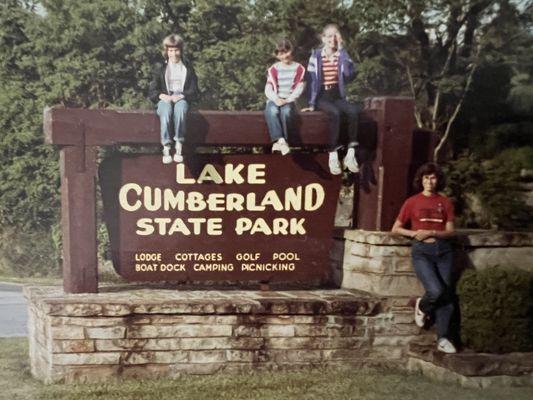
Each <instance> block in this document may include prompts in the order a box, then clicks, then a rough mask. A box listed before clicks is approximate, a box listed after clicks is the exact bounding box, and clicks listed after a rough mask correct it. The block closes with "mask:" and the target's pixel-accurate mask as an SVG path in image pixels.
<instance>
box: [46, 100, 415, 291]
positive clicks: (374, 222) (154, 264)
mask: <svg viewBox="0 0 533 400" xmlns="http://www.w3.org/2000/svg"><path fill="white" fill-rule="evenodd" d="M188 126H189V129H188V131H189V133H190V135H189V136H188V137H189V138H190V144H192V145H193V146H194V145H201V146H216V147H220V146H244V147H247V146H268V147H270V140H269V137H268V133H267V129H266V124H265V122H264V119H263V116H262V113H260V112H220V111H199V112H192V113H190V114H189V117H188ZM327 127H328V120H327V116H326V115H324V114H322V113H318V112H314V113H309V114H305V115H302V116H301V117H300V119H299V121H298V122H297V133H298V134H297V135H296V136H295V138H294V142H296V144H297V145H299V146H302V148H304V149H308V150H309V149H311V150H312V151H296V152H293V153H291V154H290V155H288V156H280V155H272V154H251V153H250V152H248V154H195V153H194V152H189V153H188V154H185V161H184V163H182V164H168V165H164V164H162V162H161V158H160V155H153V154H138V155H120V156H115V157H111V158H107V159H105V160H104V161H103V162H102V163H101V164H100V167H98V165H97V149H98V147H102V146H107V145H115V144H128V145H141V144H157V143H159V122H158V120H157V117H156V116H155V114H154V113H153V112H152V111H145V112H138V111H137V112H118V111H111V110H85V109H83V110H82V109H59V108H58V109H46V110H45V115H44V132H45V140H46V142H47V143H50V144H55V145H59V146H60V167H61V207H62V209H61V211H62V234H63V280H64V289H65V291H66V292H68V293H84V292H85V293H91V292H97V291H98V274H97V256H96V247H97V243H96V182H97V175H98V173H97V171H99V176H100V177H99V181H100V184H101V187H102V194H103V200H104V216H105V220H106V224H107V226H108V231H109V236H110V242H111V249H112V258H113V263H114V267H115V269H116V270H117V272H118V273H119V274H120V275H122V276H123V277H124V278H126V279H127V280H129V281H144V282H161V281H164V282H199V281H209V282H211V281H225V282H226V281H230V282H237V283H247V282H248V283H249V282H276V283H287V284H292V286H297V287H301V285H305V286H306V287H308V286H309V285H324V284H327V283H330V282H331V278H332V269H331V267H330V263H329V254H328V253H329V249H330V246H331V243H332V232H333V225H334V215H335V207H336V203H337V199H338V193H339V189H340V184H341V179H340V177H338V176H337V177H335V176H332V175H330V174H329V169H328V167H327V153H325V152H316V149H317V148H320V147H324V146H325V145H326V144H327ZM359 129H360V130H361V131H362V132H363V133H364V134H363V135H362V136H363V137H364V138H365V140H366V143H363V145H364V146H365V148H367V149H370V150H371V151H370V152H368V153H367V155H366V156H365V157H364V159H363V168H362V172H361V174H359V179H360V181H359V183H360V187H362V190H360V191H359V192H358V197H357V204H356V206H355V210H354V215H355V220H354V225H355V226H356V227H359V228H363V229H373V230H381V229H389V228H390V226H391V225H392V222H393V219H394V216H395V215H396V213H397V211H398V209H399V207H400V205H401V203H402V202H403V200H404V199H405V196H406V195H407V191H408V184H407V181H408V179H407V178H408V174H409V170H412V165H411V164H412V157H411V148H412V138H413V101H412V100H411V99H406V98H373V99H369V100H367V102H366V107H365V110H364V111H363V113H362V115H361V122H360V127H359ZM369 154H371V156H369Z"/></svg>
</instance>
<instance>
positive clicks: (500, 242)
mask: <svg viewBox="0 0 533 400" xmlns="http://www.w3.org/2000/svg"><path fill="white" fill-rule="evenodd" d="M334 236H335V237H336V238H338V239H346V240H351V241H353V242H357V243H365V244H371V245H375V246H409V245H410V240H409V239H407V238H405V237H402V236H396V235H393V234H391V233H390V232H381V231H365V230H362V229H340V228H338V229H336V230H335V235H334ZM455 240H456V241H457V242H458V243H459V244H461V245H463V246H464V247H533V232H502V231H495V230H483V229H475V230H474V229H458V230H457V231H456V236H455Z"/></svg>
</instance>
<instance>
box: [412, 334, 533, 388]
mask: <svg viewBox="0 0 533 400" xmlns="http://www.w3.org/2000/svg"><path fill="white" fill-rule="evenodd" d="M407 355H408V357H409V360H408V369H409V370H411V371H421V372H423V373H424V374H426V375H429V376H433V377H435V378H438V379H439V380H448V381H454V382H458V383H460V384H462V385H464V386H473V387H486V386H489V385H491V384H496V383H497V384H506V385H516V384H520V385H533V353H508V354H488V353H475V352H473V351H468V350H466V351H462V352H459V353H457V354H444V353H441V352H439V351H437V350H436V349H435V343H434V342H433V341H429V340H415V341H412V342H411V343H410V344H409V351H408V353H407ZM512 378H515V379H512Z"/></svg>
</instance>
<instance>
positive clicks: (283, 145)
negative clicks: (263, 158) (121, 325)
mask: <svg viewBox="0 0 533 400" xmlns="http://www.w3.org/2000/svg"><path fill="white" fill-rule="evenodd" d="M276 151H279V152H280V153H281V154H282V155H287V154H289V153H290V152H291V149H290V147H289V145H288V144H287V142H286V141H285V139H283V138H281V139H278V141H277V142H275V143H274V144H273V145H272V153H274V152H276Z"/></svg>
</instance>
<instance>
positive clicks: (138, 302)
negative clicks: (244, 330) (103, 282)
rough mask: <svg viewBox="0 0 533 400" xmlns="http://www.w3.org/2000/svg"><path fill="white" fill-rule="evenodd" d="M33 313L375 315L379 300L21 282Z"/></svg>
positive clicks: (326, 293) (356, 295)
mask: <svg viewBox="0 0 533 400" xmlns="http://www.w3.org/2000/svg"><path fill="white" fill-rule="evenodd" d="M24 294H25V296H26V298H27V299H28V302H29V303H30V304H33V305H34V306H36V307H38V309H39V311H41V312H43V313H45V314H47V315H49V316H54V317H60V316H67V317H91V316H106V317H121V316H128V315H133V314H136V315H138V314H195V315H205V314H216V315H224V314H231V315H235V314H237V315H239V314H270V315H277V314H283V315H326V314H328V315H331V314H334V315H354V314H356V315H360V316H364V315H375V314H377V313H378V312H379V305H380V303H381V301H382V300H383V299H382V298H380V297H378V296H372V295H369V294H368V293H365V292H361V291H357V290H342V289H339V290H313V291H303V290H294V291H283V292H270V291H264V292H262V291H242V290H228V291H204V290H196V291H177V290H164V289H133V290H131V289H130V290H124V291H117V290H116V288H109V290H106V288H102V290H101V292H100V293H98V294H66V293H64V292H63V290H62V289H61V288H60V287H57V286H52V287H47V286H26V287H25V288H24Z"/></svg>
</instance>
